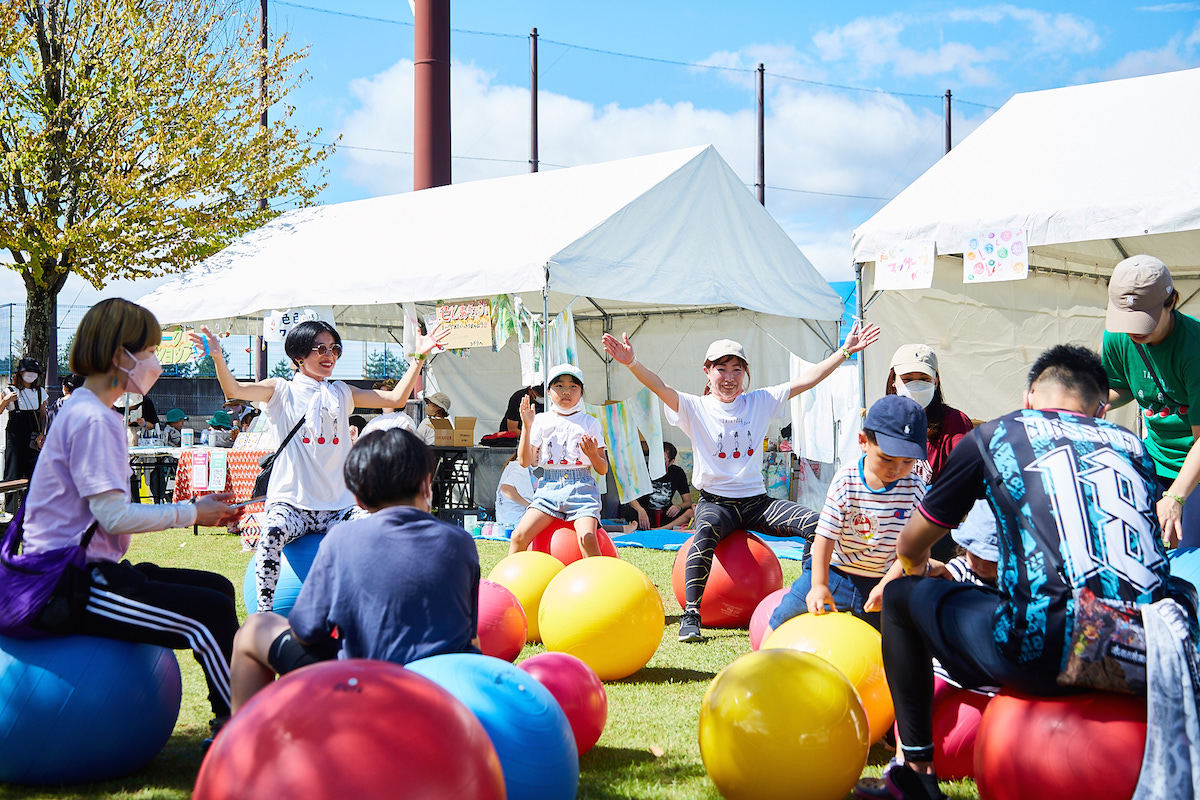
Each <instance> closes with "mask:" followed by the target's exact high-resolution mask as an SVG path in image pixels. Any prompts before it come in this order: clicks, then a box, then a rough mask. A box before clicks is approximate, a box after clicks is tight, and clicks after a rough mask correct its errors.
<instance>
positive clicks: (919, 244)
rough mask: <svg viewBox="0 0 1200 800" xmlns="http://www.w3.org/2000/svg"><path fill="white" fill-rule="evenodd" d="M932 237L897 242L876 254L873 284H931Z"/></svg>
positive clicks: (903, 286) (888, 286)
mask: <svg viewBox="0 0 1200 800" xmlns="http://www.w3.org/2000/svg"><path fill="white" fill-rule="evenodd" d="M933 261H934V243H933V241H932V240H931V241H911V242H900V243H899V244H894V245H892V246H891V247H885V248H883V249H882V250H880V251H879V252H878V253H877V254H876V255H875V288H876V289H877V290H878V289H928V288H929V287H930V286H932V285H933Z"/></svg>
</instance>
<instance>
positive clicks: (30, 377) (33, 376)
mask: <svg viewBox="0 0 1200 800" xmlns="http://www.w3.org/2000/svg"><path fill="white" fill-rule="evenodd" d="M21 378H22V379H23V380H24V381H25V382H26V383H29V384H32V383H33V382H34V381H36V380H37V379H38V374H37V373H36V372H22V373H21Z"/></svg>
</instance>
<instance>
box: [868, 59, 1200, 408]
mask: <svg viewBox="0 0 1200 800" xmlns="http://www.w3.org/2000/svg"><path fill="white" fill-rule="evenodd" d="M1197 130H1200V69H1192V70H1184V71H1181V72H1171V73H1166V74H1162V75H1151V76H1148V77H1144V78H1130V79H1126V80H1118V81H1109V82H1105V83H1096V84H1088V85H1083V86H1071V87H1067V88H1063V89H1051V90H1047V91H1040V92H1030V93H1026V94H1018V95H1016V96H1014V97H1013V98H1012V99H1011V100H1009V101H1008V102H1007V103H1005V104H1004V106H1003V107H1002V108H1001V109H1000V110H999V111H997V112H996V113H995V114H994V115H993V116H992V117H991V118H989V119H988V120H987V121H985V122H984V123H983V124H982V125H980V126H979V128H977V129H976V130H975V131H974V132H973V133H971V135H970V136H968V137H967V138H966V139H965V140H964V141H963V142H962V143H961V144H959V145H958V146H957V147H956V148H955V149H954V150H952V151H951V152H950V153H948V154H947V155H946V156H945V157H944V158H942V159H941V160H940V161H938V162H937V163H936V164H934V165H933V166H932V167H931V168H930V169H929V170H928V171H927V172H926V173H925V174H924V175H922V176H921V177H920V178H918V179H917V180H916V181H914V182H913V183H912V184H911V185H910V186H909V187H908V188H906V189H905V190H904V191H903V192H901V193H900V194H899V195H897V196H896V197H895V198H894V199H893V200H892V201H891V202H890V203H888V204H887V205H886V206H885V207H884V208H883V209H881V210H880V211H879V212H878V213H877V214H875V216H873V217H872V218H871V219H869V220H868V221H867V222H865V223H864V224H863V225H862V226H860V227H859V228H858V229H857V230H856V231H855V232H854V236H853V257H854V260H855V261H856V262H858V263H862V264H864V265H865V268H864V271H863V277H864V286H865V287H867V288H868V289H869V288H870V285H871V280H872V278H873V267H874V265H873V263H871V262H874V260H875V257H876V253H877V251H878V250H880V249H882V248H885V247H888V246H891V245H895V244H898V243H900V242H902V241H905V240H933V241H934V242H935V243H936V247H937V254H938V259H937V264H936V267H935V272H934V282H933V287H932V288H930V289H917V290H904V291H885V292H882V293H881V294H880V295H879V296H878V297H877V298H876V299H875V301H874V303H873V304H872V305H871V306H870V314H869V316H870V318H871V319H872V320H874V321H876V322H879V323H880V324H881V325H882V326H883V327H884V336H883V338H882V340H881V345H880V346H878V347H877V348H874V353H873V355H872V357H870V358H868V360H867V364H868V376H867V382H866V385H867V388H868V395H869V397H874V396H877V395H878V393H881V392H882V390H883V384H884V378H885V375H886V372H887V359H888V358H889V357H890V355H891V352H892V350H893V349H894V347H895V346H897V345H899V344H901V343H903V342H926V343H928V344H930V345H931V346H933V347H934V348H935V350H937V352H938V357H939V360H940V362H941V366H942V373H943V388H944V389H945V391H946V394H947V400H948V402H950V403H951V404H952V405H957V406H958V407H960V408H962V409H963V410H964V411H966V412H967V413H968V414H970V415H971V416H973V417H976V418H987V417H991V416H995V415H997V414H1000V413H1003V412H1005V411H1009V410H1011V409H1012V408H1014V407H1016V406H1017V405H1018V404H1019V402H1020V397H1021V394H1020V392H1021V388H1022V383H1023V378H1024V373H1025V371H1026V370H1027V368H1028V366H1029V365H1030V363H1031V362H1032V360H1033V359H1034V358H1035V357H1036V356H1037V354H1038V353H1039V352H1041V350H1042V349H1044V348H1045V347H1047V346H1049V345H1051V344H1055V343H1059V342H1074V343H1079V344H1085V345H1088V346H1090V347H1093V348H1099V344H1100V338H1101V335H1102V333H1103V329H1104V305H1105V302H1106V298H1107V293H1106V286H1107V278H1108V276H1109V275H1110V274H1111V272H1112V268H1113V266H1115V265H1116V263H1117V262H1119V261H1120V260H1122V259H1123V258H1125V257H1126V255H1133V254H1135V253H1150V254H1152V255H1155V256H1157V257H1159V258H1161V259H1162V260H1163V261H1164V262H1165V263H1166V264H1167V265H1168V266H1169V267H1170V268H1171V271H1172V274H1173V275H1174V276H1175V277H1176V282H1177V284H1178V288H1179V289H1180V291H1181V294H1182V295H1183V298H1184V301H1185V303H1186V302H1187V301H1188V300H1189V299H1191V298H1192V297H1193V296H1194V293H1195V291H1196V289H1197V288H1198V287H1200V148H1198V147H1197V134H1196V131H1197ZM1006 228H1024V229H1026V230H1027V231H1028V236H1029V239H1028V244H1029V245H1030V260H1029V263H1030V277H1029V278H1028V279H1026V280H1023V281H1014V282H1006V283H982V284H972V285H964V284H963V283H962V257H961V254H962V252H963V245H964V243H965V242H966V241H967V240H968V239H969V238H970V237H971V236H973V235H977V234H979V233H981V232H986V231H998V230H1003V229H1006ZM954 254H958V255H957V256H955V255H954Z"/></svg>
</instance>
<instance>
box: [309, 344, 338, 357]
mask: <svg viewBox="0 0 1200 800" xmlns="http://www.w3.org/2000/svg"><path fill="white" fill-rule="evenodd" d="M312 351H313V352H314V353H316V354H317V355H319V356H327V355H329V354H330V353H333V356H334V358H341V357H342V346H341V345H340V344H319V345H317V346H316V347H314V348H313V349H312Z"/></svg>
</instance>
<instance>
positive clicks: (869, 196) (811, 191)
mask: <svg viewBox="0 0 1200 800" xmlns="http://www.w3.org/2000/svg"><path fill="white" fill-rule="evenodd" d="M746 185H747V186H753V185H754V184H750V183H747V184H746ZM767 188H768V189H773V190H775V191H779V192H797V193H799V194H815V195H820V196H822V197H849V198H851V199H852V200H891V199H892V198H890V197H880V196H878V195H873V194H843V193H842V192H818V191H817V190H816V189H793V188H791V187H790V186H771V185H770V184H767Z"/></svg>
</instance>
